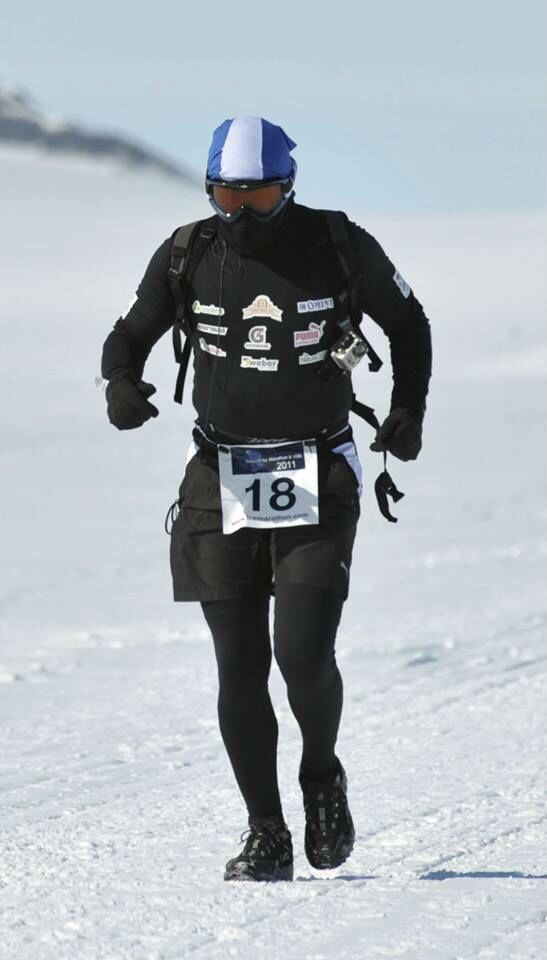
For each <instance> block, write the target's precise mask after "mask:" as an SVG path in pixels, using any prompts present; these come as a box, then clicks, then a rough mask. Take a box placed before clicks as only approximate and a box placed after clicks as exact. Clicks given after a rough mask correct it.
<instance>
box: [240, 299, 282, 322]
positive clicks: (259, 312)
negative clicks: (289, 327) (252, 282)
mask: <svg viewBox="0 0 547 960" xmlns="http://www.w3.org/2000/svg"><path fill="white" fill-rule="evenodd" d="M252 317H259V318H262V317H270V318H271V319H272V320H282V318H283V311H282V310H280V309H279V307H276V305H275V303H274V302H273V301H272V300H270V298H269V296H268V295H267V294H266V293H259V294H258V296H257V297H255V298H254V300H253V302H252V303H250V304H249V306H248V307H243V319H244V320H251V319H252Z"/></svg>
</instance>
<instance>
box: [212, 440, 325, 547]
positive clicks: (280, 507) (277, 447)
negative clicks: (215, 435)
mask: <svg viewBox="0 0 547 960" xmlns="http://www.w3.org/2000/svg"><path fill="white" fill-rule="evenodd" d="M218 463H219V476H220V493H221V499H222V532H223V533H234V532H235V531H236V530H239V529H240V528H241V527H262V528H264V529H268V528H273V527H296V526H302V525H304V524H308V523H319V498H318V483H317V448H316V445H315V441H314V440H297V441H290V442H288V443H276V444H271V445H261V444H256V446H255V445H253V446H250V447H219V450H218Z"/></svg>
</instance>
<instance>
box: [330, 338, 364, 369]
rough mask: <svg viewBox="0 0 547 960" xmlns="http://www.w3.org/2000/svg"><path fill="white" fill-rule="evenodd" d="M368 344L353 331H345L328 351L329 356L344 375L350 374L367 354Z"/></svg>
mask: <svg viewBox="0 0 547 960" xmlns="http://www.w3.org/2000/svg"><path fill="white" fill-rule="evenodd" d="M368 349H369V346H368V343H367V342H366V340H364V339H363V337H360V336H359V334H358V333H356V332H355V331H354V330H347V331H346V332H345V333H344V334H342V336H341V337H340V339H339V340H337V341H336V343H335V344H334V346H333V347H331V349H330V355H331V357H332V359H333V360H334V362H335V364H336V366H337V367H340V369H341V370H343V371H344V372H345V373H351V371H352V370H354V369H355V367H356V366H357V364H358V363H360V362H361V360H362V359H363V357H364V356H365V355H366V354H367V353H368Z"/></svg>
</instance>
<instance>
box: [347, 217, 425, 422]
mask: <svg viewBox="0 0 547 960" xmlns="http://www.w3.org/2000/svg"><path fill="white" fill-rule="evenodd" d="M348 230H349V235H350V240H351V243H352V246H353V249H354V253H355V256H356V260H357V264H358V266H360V267H361V280H360V291H359V296H360V303H359V306H360V307H361V309H362V311H363V312H364V313H366V314H368V316H370V317H371V319H372V320H374V321H375V323H377V324H378V326H379V327H381V329H382V330H383V331H384V333H385V334H386V336H387V337H388V338H389V343H390V352H391V365H392V369H393V391H392V395H391V408H392V409H393V408H394V407H398V406H401V407H406V408H407V409H408V410H410V411H411V412H412V413H414V414H415V416H416V417H418V419H419V420H420V422H421V421H422V419H423V416H424V412H425V406H426V397H427V391H428V386H429V380H430V377H431V362H432V350H431V332H430V326H429V320H428V318H427V317H426V315H425V313H424V310H423V307H422V305H421V303H420V301H419V300H418V299H417V298H416V297H415V296H414V293H413V292H412V290H411V289H410V287H409V285H408V284H407V283H406V281H405V280H404V279H403V277H402V276H401V275H400V274H399V272H398V271H397V269H396V268H395V266H394V264H393V263H392V262H391V260H390V259H389V257H388V256H387V255H386V254H385V253H384V251H383V249H382V247H381V246H380V244H379V243H378V241H377V240H375V238H374V237H373V236H372V235H371V234H370V233H367V231H366V230H363V228H362V227H359V226H357V225H356V224H355V223H352V222H351V221H348Z"/></svg>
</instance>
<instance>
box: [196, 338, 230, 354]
mask: <svg viewBox="0 0 547 960" xmlns="http://www.w3.org/2000/svg"><path fill="white" fill-rule="evenodd" d="M199 345H200V347H201V349H202V350H205V353H212V354H213V356H214V357H225V356H226V350H221V348H220V347H217V346H216V344H214V343H207V340H205V339H204V337H200V338H199Z"/></svg>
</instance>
